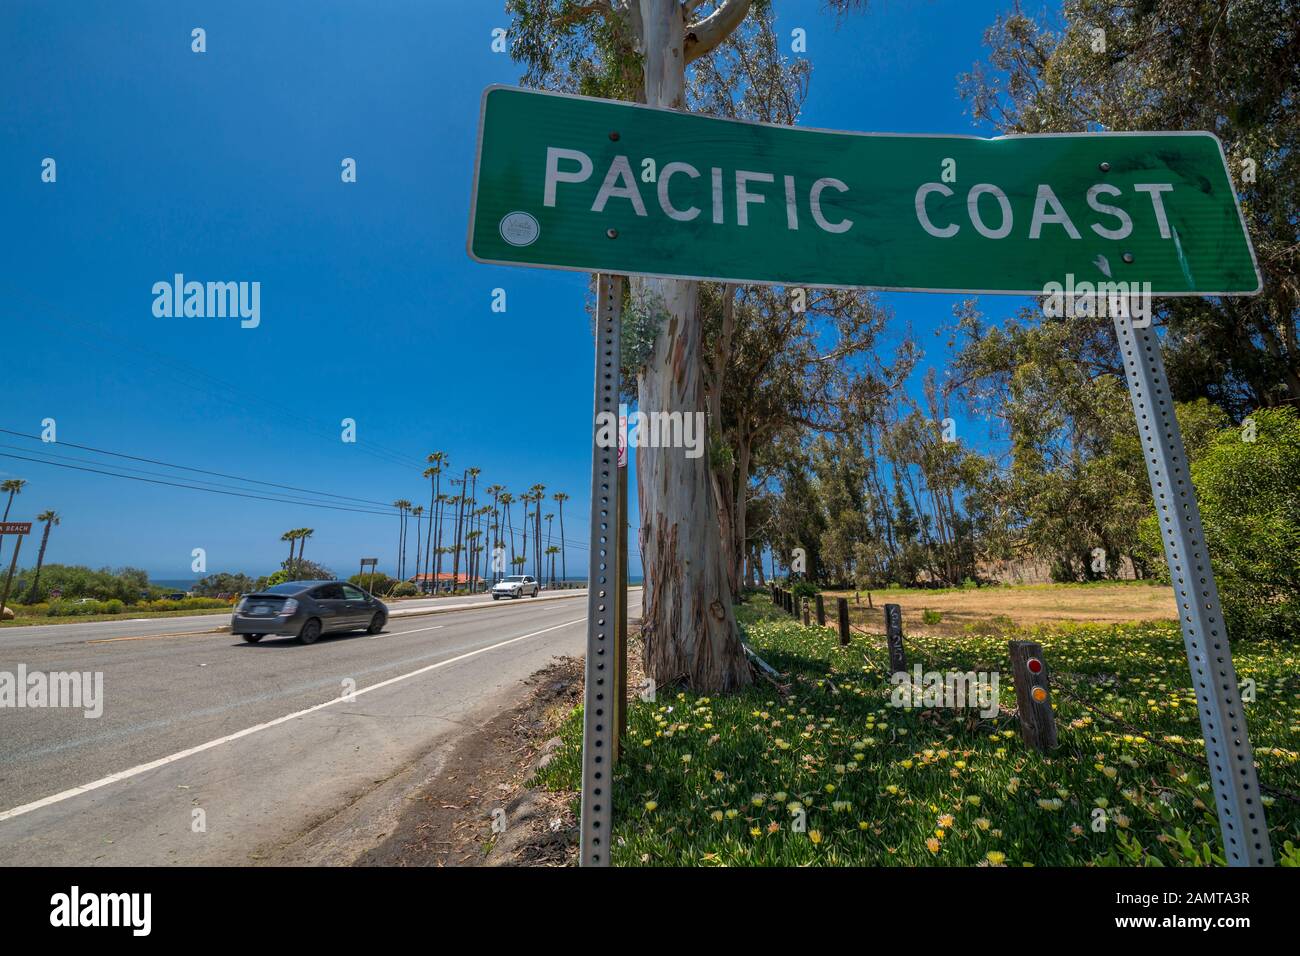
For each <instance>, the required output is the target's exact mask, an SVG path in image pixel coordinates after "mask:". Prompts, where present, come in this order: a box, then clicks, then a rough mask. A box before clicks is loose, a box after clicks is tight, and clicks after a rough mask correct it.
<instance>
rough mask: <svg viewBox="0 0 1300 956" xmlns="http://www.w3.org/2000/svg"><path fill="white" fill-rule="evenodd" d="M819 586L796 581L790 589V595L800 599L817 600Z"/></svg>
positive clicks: (808, 582) (809, 582)
mask: <svg viewBox="0 0 1300 956" xmlns="http://www.w3.org/2000/svg"><path fill="white" fill-rule="evenodd" d="M817 590H818V588H817V585H815V584H813V583H812V582H811V581H796V582H794V584H793V585H791V587H790V593H791V594H793V595H794V596H795V598H796V599H798V598H815V597H816V596H817Z"/></svg>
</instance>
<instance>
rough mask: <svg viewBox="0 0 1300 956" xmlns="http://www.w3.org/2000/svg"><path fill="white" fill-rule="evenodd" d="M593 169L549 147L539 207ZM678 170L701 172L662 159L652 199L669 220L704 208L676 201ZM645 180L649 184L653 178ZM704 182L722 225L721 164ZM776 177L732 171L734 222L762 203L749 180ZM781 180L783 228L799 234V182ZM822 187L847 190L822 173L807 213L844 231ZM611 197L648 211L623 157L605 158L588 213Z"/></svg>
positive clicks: (575, 153)
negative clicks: (827, 209)
mask: <svg viewBox="0 0 1300 956" xmlns="http://www.w3.org/2000/svg"><path fill="white" fill-rule="evenodd" d="M653 162H654V161H653V159H644V160H641V164H642V166H643V168H644V167H646V164H647V163H650V164H653ZM575 164H576V165H575ZM594 172H595V164H594V163H593V162H592V159H591V157H590V156H588V155H587V154H586V153H584V152H583V151H582V150H579V149H564V148H563V147H560V146H548V147H547V148H546V177H545V180H544V184H543V189H542V205H544V206H548V207H554V206H556V205H557V204H558V203H559V201H560V199H559V187H560V185H561V184H566V183H572V184H578V183H585V182H587V181H588V180H590V179H591V176H592V174H593V173H594ZM679 173H680V174H682V175H684V176H686V177H687V178H689V179H699V178H700V177H701V173H700V171H699V170H698V169H696V168H695V167H694V166H692V165H691V164H690V163H683V162H669V163H665V164H664V165H663V167H662V168H661V170H660V171H659V176H658V185H657V186H656V190H655V192H656V197H657V198H658V200H659V208H660V209H661V210H662V211H663V214H664V215H665V216H667V217H668V218H669V219H672V220H674V221H675V222H691V221H692V220H694V219H695V218H697V217H698V216H699V215H700V213H701V212H702V211H703V210H702V209H701V207H700V206H698V205H685V206H683V205H679V203H682V202H683V201H684V200H683V195H684V194H686V193H688V192H689V190H690V188H691V187H690V185H688V184H687V183H685V182H683V181H682V180H681V179H680V178H678V179H677V181H676V183H674V181H673V177H675V176H677V175H678V174H679ZM645 181H646V182H654V180H652V179H647V180H645ZM709 181H710V187H711V190H710V191H711V198H712V201H713V202H712V211H713V222H714V223H715V224H717V225H724V224H725V223H726V221H727V217H726V205H725V191H724V183H723V170H722V169H721V167H718V166H714V167H712V168H711V169H710V170H709ZM776 181H777V177H776V174H775V173H769V172H763V171H761V170H750V169H738V170H736V171H735V173H734V174H733V185H734V187H735V196H736V225H738V226H748V225H749V217H750V206H757V205H763V204H766V203H767V195H766V194H765V193H763V192H759V191H757V190H756V189H751V188H750V186H751V184H755V183H773V184H775V183H776ZM781 182H782V184H783V186H784V193H785V196H784V198H785V224H786V228H787V229H789V230H790V231H791V232H798V231H799V184H798V183H797V182H796V180H795V177H794V176H790V175H782V176H781ZM674 189H675V190H676V191H677V192H676V195H677V199H676V200H674V198H673V196H674ZM827 189H832V190H835V191H836V192H839V193H847V192H848V191H849V187H848V185H847V184H845V183H844V182H843V181H842V180H839V179H835V178H834V177H831V176H826V177H823V178H821V179H818V180H816V181H815V182H814V183H813V184H812V186H811V187H809V190H808V210H809V212H810V214H811V215H812V219H813V222H815V223H817V227H818V228H819V229H821V230H822V231H824V232H829V233H832V234H839V233H844V232H848V231H849V230H850V229H851V228H853V220H852V219H849V218H843V219H840V220H839V221H832V220H831V219H829V218H828V217H827V216H826V214H825V213H824V212H823V210H822V193H823V192H825V191H826V190H827ZM611 199H626V200H627V201H628V202H630V203H631V204H632V211H633V212H635V213H636V214H637V215H638V216H646V215H648V213H647V212H646V206H645V199H644V198H643V197H642V195H641V189H640V186H639V185H638V184H637V179H636V176H635V175H634V174H633V172H632V163H631V160H630V159H629V157H627V156H623V155H618V156H615V157H614V158H613V159H611V160H610V164H609V168H608V169H607V170H606V171H605V178H604V179H603V180H602V182H601V185H600V189H599V190H598V191H597V192H596V198H595V200H594V201H593V202H592V204H591V211H592V212H596V213H600V212H604V211H605V207H606V206H607V205H608V204H609V201H610V200H611Z"/></svg>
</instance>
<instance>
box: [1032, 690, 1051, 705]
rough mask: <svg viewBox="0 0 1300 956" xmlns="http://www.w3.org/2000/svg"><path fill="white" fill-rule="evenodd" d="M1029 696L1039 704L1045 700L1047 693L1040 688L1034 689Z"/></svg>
mask: <svg viewBox="0 0 1300 956" xmlns="http://www.w3.org/2000/svg"><path fill="white" fill-rule="evenodd" d="M1029 696H1030V697H1032V698H1034V700H1036V701H1038V702H1039V703H1040V704H1041V703H1042V702H1043V701H1045V700H1047V691H1046V690H1045V689H1043V688H1042V687H1035V688H1034V689H1033V690H1031V691H1030V692H1029Z"/></svg>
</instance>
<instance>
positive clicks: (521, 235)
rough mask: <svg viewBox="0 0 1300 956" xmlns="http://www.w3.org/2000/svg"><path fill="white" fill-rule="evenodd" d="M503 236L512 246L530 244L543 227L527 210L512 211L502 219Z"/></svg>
mask: <svg viewBox="0 0 1300 956" xmlns="http://www.w3.org/2000/svg"><path fill="white" fill-rule="evenodd" d="M500 228H501V238H502V239H504V240H505V241H506V242H508V243H510V245H512V246H530V245H532V244H533V243H534V242H536V241H537V234H538V233H540V232H541V231H542V227H541V226H539V225H538V224H537V220H536V219H534V218H533V217H532V216H530V215H529V214H528V213H526V212H512V213H509V214H508V215H506V216H505V218H503V219H502V220H501V227H500Z"/></svg>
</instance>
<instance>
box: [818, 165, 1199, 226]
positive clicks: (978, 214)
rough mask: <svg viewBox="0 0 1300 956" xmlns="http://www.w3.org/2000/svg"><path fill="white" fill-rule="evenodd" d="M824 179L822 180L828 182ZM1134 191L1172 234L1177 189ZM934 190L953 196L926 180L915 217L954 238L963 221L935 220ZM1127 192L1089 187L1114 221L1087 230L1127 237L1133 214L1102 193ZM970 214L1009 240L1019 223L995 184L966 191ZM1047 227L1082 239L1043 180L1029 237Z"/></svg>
mask: <svg viewBox="0 0 1300 956" xmlns="http://www.w3.org/2000/svg"><path fill="white" fill-rule="evenodd" d="M822 181H823V182H824V180H822ZM1133 189H1134V191H1136V192H1140V193H1146V194H1147V195H1148V196H1149V197H1150V199H1151V212H1152V214H1153V215H1154V217H1155V223H1156V227H1157V228H1158V229H1159V230H1160V238H1161V239H1168V238H1170V237H1171V235H1172V232H1171V231H1170V228H1169V216H1168V214H1167V212H1166V211H1165V204H1164V199H1163V195H1162V194H1164V193H1168V192H1173V189H1174V187H1173V184H1172V183H1134V184H1133ZM936 193H937V194H938V195H940V196H943V197H945V198H947V197H950V196H952V195H953V191H952V189H950V188H949V187H948V186H945V185H944V184H943V183H922V184H921V185H920V186H919V187H917V190H916V196H915V207H916V221H917V222H918V223H919V224H920V226H921V228H922V229H924V230H925V231H926V232H927V233H929V234H930V235H932V236H934V237H935V238H936V239H951V238H952V237H953V236H955V235H957V233H958V232H959V231H961V224H960V223H956V222H949V223H946V224H940V223H937V222H935V220H934V218H932V216H931V214H930V209H929V207H928V206H927V205H926V203H927V201H928V200H929V198H930V196H931V195H933V194H936ZM1123 194H1124V190H1123V189H1121V188H1120V187H1119V186H1115V185H1113V184H1111V183H1096V184H1095V185H1093V186H1090V187H1088V192H1087V195H1086V198H1087V201H1088V208H1089V209H1091V210H1092V211H1093V212H1096V213H1100V214H1101V215H1103V216H1109V217H1112V218H1114V220H1115V225H1114V226H1111V225H1110V224H1109V223H1105V222H1093V223H1089V224H1088V225H1089V228H1090V229H1092V231H1093V232H1095V233H1096V234H1097V235H1099V236H1101V237H1102V238H1103V239H1115V240H1119V239H1127V238H1128V237H1129V236H1130V235H1132V234H1133V217H1132V216H1130V215H1129V214H1128V213H1127V212H1125V211H1124V210H1123V209H1120V208H1119V207H1118V206H1112V205H1111V204H1110V203H1107V202H1105V201H1103V199H1102V197H1104V196H1105V197H1109V196H1122V195H1123ZM982 196H992V197H993V198H994V199H995V200H997V204H998V207H999V209H1000V211H1001V221H1000V222H999V223H998V224H997V225H996V226H994V225H991V224H990V222H989V221H988V219H986V218H985V217H986V216H988V217H989V218H991V217H992V213H991V212H986V211H981V207H980V202H979V200H980V197H982ZM984 209H985V210H987V209H988V203H987V202H986V203H985V204H984ZM813 210H814V212H813V215H814V218H815V217H816V215H817V213H816V206H815V205H814V207H813ZM966 217H967V219H969V220H970V224H971V225H972V226H973V227H974V228H975V231H976V232H978V233H979V234H980V235H981V236H983V237H984V238H986V239H1005V238H1006V237H1007V236H1009V235H1011V230H1012V228H1013V227H1014V225H1015V223H1014V218H1013V216H1012V211H1011V202H1010V200H1009V199H1008V198H1007V194H1006V193H1005V192H1004V191H1003V190H1002V189H1001V188H1000V187H998V186H995V185H993V184H992V183H977V184H975V185H974V186H972V187H971V188H970V191H969V192H967V193H966ZM819 224H820V223H819ZM1049 225H1056V226H1060V227H1061V228H1062V229H1063V230H1065V234H1066V235H1067V236H1069V237H1070V238H1071V239H1079V238H1081V236H1080V234H1079V230H1078V228H1077V227H1076V226H1075V224H1074V221H1073V220H1071V219H1070V215H1069V213H1067V212H1066V211H1065V207H1064V206H1063V205H1062V204H1061V200H1060V199H1059V198H1058V197H1057V195H1056V193H1055V191H1053V189H1052V187H1051V186H1049V185H1047V184H1046V183H1040V184H1039V185H1038V187H1037V190H1036V193H1035V197H1034V211H1033V214H1032V216H1031V217H1030V222H1029V238H1030V239H1041V238H1042V233H1043V227H1044V226H1049ZM831 231H834V230H831Z"/></svg>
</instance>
